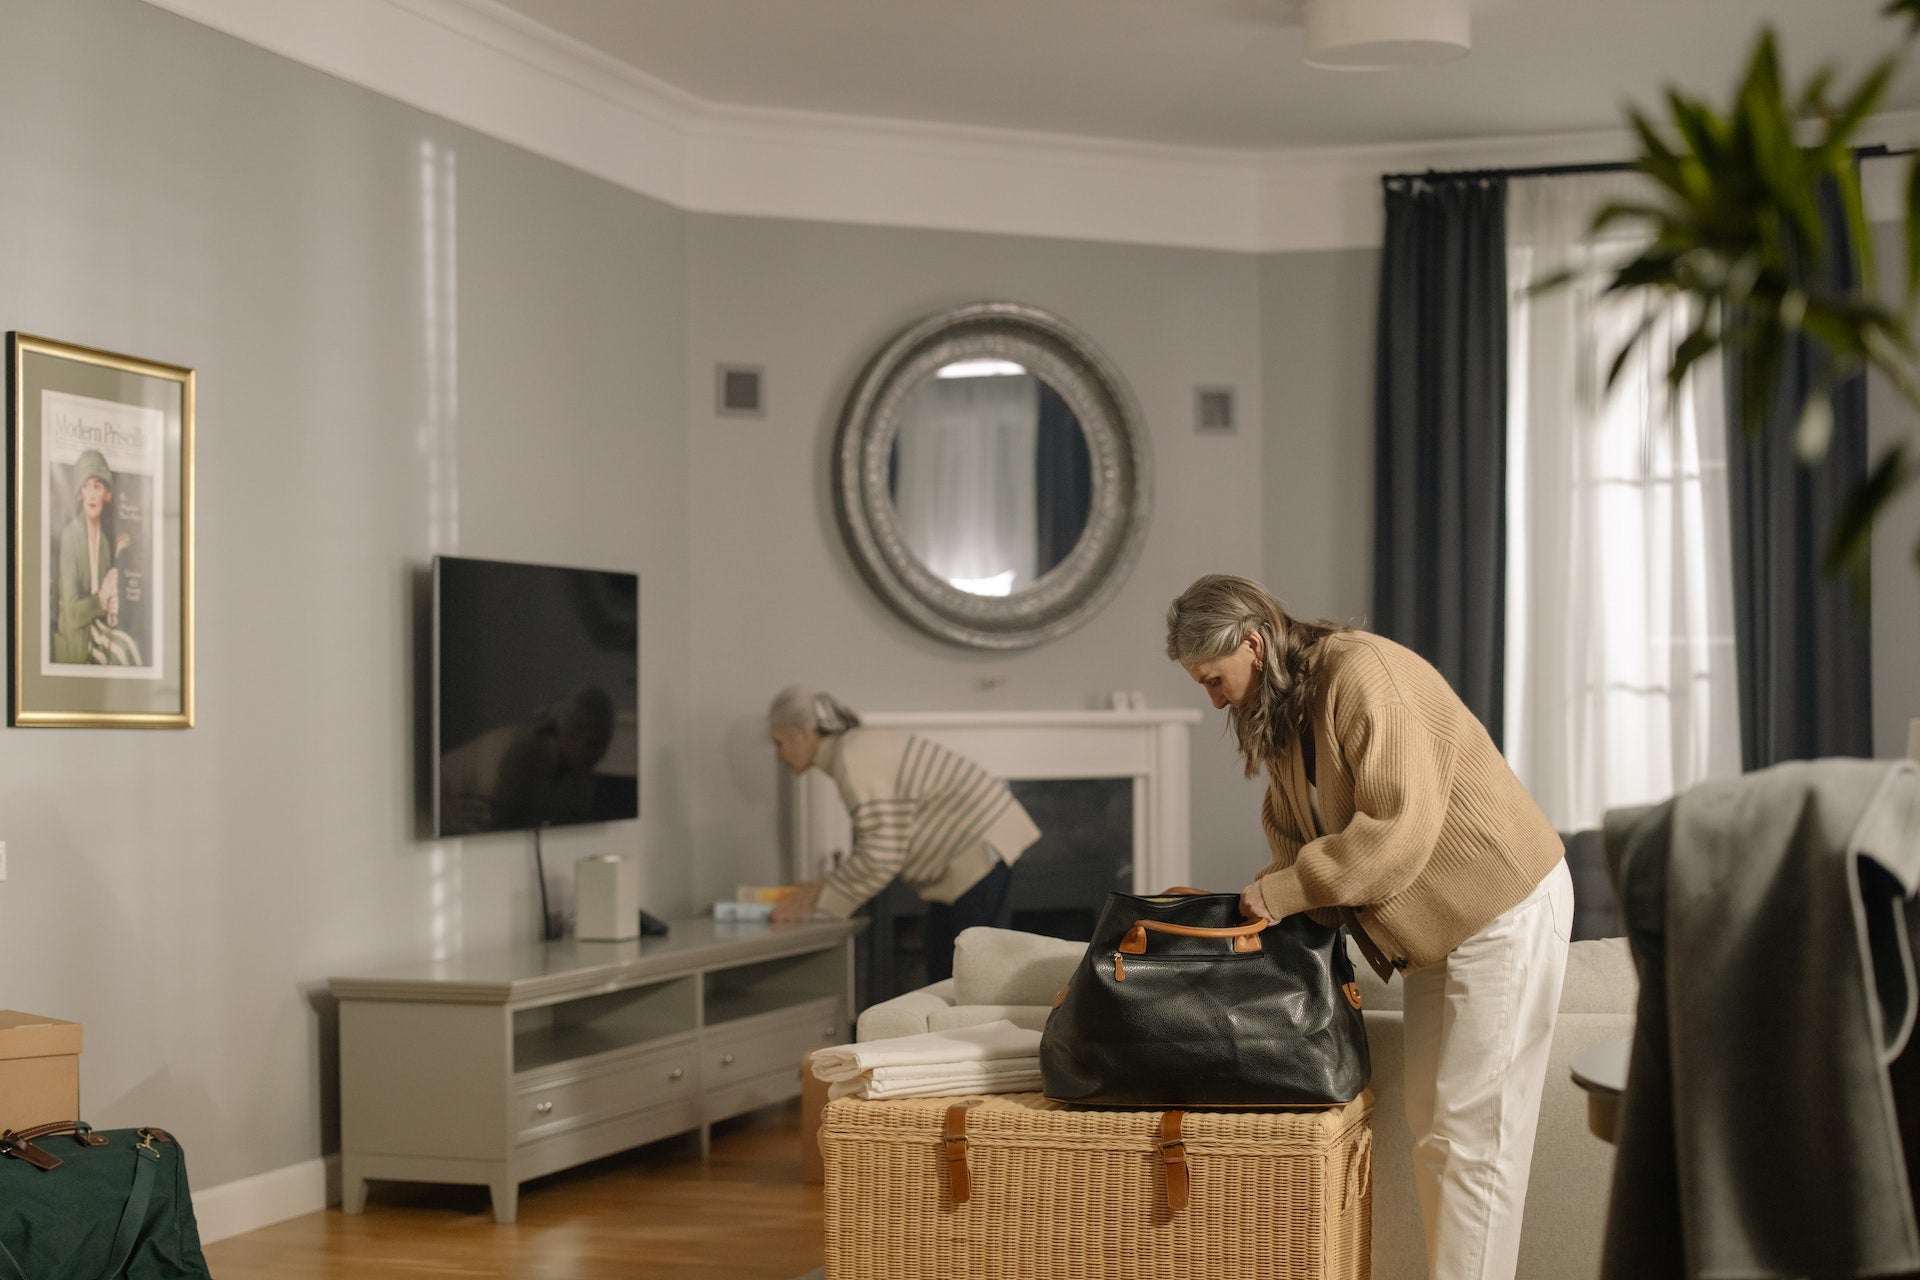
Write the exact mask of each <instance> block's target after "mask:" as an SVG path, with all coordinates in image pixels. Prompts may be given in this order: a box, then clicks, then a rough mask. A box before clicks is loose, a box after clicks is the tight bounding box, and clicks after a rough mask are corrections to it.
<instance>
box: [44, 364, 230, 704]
mask: <svg viewBox="0 0 1920 1280" xmlns="http://www.w3.org/2000/svg"><path fill="white" fill-rule="evenodd" d="M7 427H8V435H9V439H10V441H11V445H12V447H11V449H10V450H9V452H8V463H9V479H10V481H11V483H10V485H9V495H10V500H11V506H12V511H13V524H12V533H13V556H12V558H11V560H10V561H9V564H8V587H9V593H10V596H11V602H12V609H13V637H12V639H13V643H12V645H11V649H12V660H13V673H12V674H13V678H12V680H11V681H10V682H9V686H8V704H7V709H8V717H9V720H10V722H11V723H13V724H15V725H27V726H64V727H112V726H123V727H135V728H155V729H185V728H190V727H192V725H193V370H191V369H182V368H179V367H177V366H174V365H168V364H156V363H154V362H152V361H150V360H139V359H135V358H134V357H132V356H122V355H115V354H113V353H112V352H107V351H94V350H91V349H89V348H87V347H76V346H72V345H70V344H67V343H64V342H53V341H50V340H48V339H46V338H35V337H31V336H29V335H27V334H24V333H12V334H9V335H8V337H7Z"/></svg>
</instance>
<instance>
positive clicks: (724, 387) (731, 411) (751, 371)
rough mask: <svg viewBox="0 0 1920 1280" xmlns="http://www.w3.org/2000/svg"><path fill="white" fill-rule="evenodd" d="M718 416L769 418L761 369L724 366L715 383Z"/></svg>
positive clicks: (763, 375) (734, 365)
mask: <svg viewBox="0 0 1920 1280" xmlns="http://www.w3.org/2000/svg"><path fill="white" fill-rule="evenodd" d="M714 387H715V392H714V398H715V401H716V412H718V413H719V414H720V416H722V417H725V418H764V417H766V416H767V405H766V377H765V371H764V370H763V369H761V367H760V366H759V365H752V364H723V365H720V366H719V368H718V371H717V373H716V375H715V379H714Z"/></svg>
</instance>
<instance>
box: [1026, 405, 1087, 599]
mask: <svg viewBox="0 0 1920 1280" xmlns="http://www.w3.org/2000/svg"><path fill="white" fill-rule="evenodd" d="M1034 381H1036V382H1038V383H1039V384H1040V423H1039V430H1038V432H1037V433H1036V434H1035V438H1034V455H1033V471H1034V475H1033V478H1034V486H1033V487H1034V501H1035V503H1036V504H1037V506H1038V519H1037V520H1036V522H1035V525H1034V528H1035V538H1036V540H1037V541H1038V543H1039V546H1038V547H1037V548H1036V550H1037V552H1038V554H1037V556H1036V557H1035V558H1036V560H1037V562H1038V564H1037V571H1038V572H1040V573H1045V572H1046V571H1047V570H1049V569H1051V568H1053V567H1054V566H1055V565H1057V564H1059V563H1060V562H1061V561H1062V560H1065V559H1066V558H1067V557H1068V556H1069V555H1071V554H1072V553H1073V549H1074V547H1076V546H1078V545H1079V543H1080V535H1081V533H1082V532H1083V531H1085V529H1086V527H1087V514H1088V512H1089V511H1091V510H1092V508H1093V460H1092V458H1091V457H1089V456H1088V454H1087V439H1086V436H1085V435H1084V434H1083V433H1082V432H1081V430H1080V419H1079V418H1077V417H1075V416H1074V413H1073V409H1072V408H1071V407H1070V406H1069V405H1068V404H1067V402H1066V400H1065V399H1063V398H1062V397H1061V395H1060V393H1059V392H1058V391H1055V390H1054V389H1053V388H1052V387H1051V386H1049V385H1047V382H1046V380H1045V379H1043V378H1038V377H1036V378H1035V379H1034ZM1022 585H1025V584H1022Z"/></svg>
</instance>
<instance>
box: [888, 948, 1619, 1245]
mask: <svg viewBox="0 0 1920 1280" xmlns="http://www.w3.org/2000/svg"><path fill="white" fill-rule="evenodd" d="M1083 950H1084V947H1083V946H1082V945H1081V944H1079V943H1072V942H1062V941H1060V940H1059V939H1056V938H1042V937H1038V936H1036V935H1034V934H1027V933H1019V932H1015V931H1011V930H1003V929H968V930H966V931H965V932H963V933H962V934H961V935H960V937H959V940H958V942H957V944H956V945H955V948H954V964H953V971H954V976H953V977H952V978H949V979H947V980H946V981H945V982H936V983H934V984H933V985H931V986H927V987H922V988H921V989H920V990H918V991H910V992H908V993H907V994H905V995H902V996H897V997H895V998H894V999H892V1000H888V1001H885V1002H883V1003H881V1004H876V1005H874V1006H873V1007H872V1008H870V1009H868V1010H866V1012H864V1013H862V1014H861V1015H860V1019H859V1024H858V1029H857V1034H858V1037H859V1039H861V1040H863V1041H865V1040H879V1039H884V1038H887V1037H890V1036H903V1035H913V1034H916V1033H918V1032H922V1031H934V1030H940V1029H942V1028H946V1027H958V1026H969V1025H972V1024H975V1023H980V1022H991V1021H994V1020H995V1019H998V1018H1006V1019H1009V1020H1011V1021H1013V1022H1016V1023H1019V1024H1020V1025H1022V1026H1028V1027H1041V1026H1044V1025H1045V1023H1046V1018H1047V1012H1048V1010H1049V1009H1050V1008H1051V1006H1052V1003H1053V996H1054V994H1055V993H1056V992H1058V991H1059V990H1060V988H1061V987H1063V986H1065V985H1066V981H1067V978H1068V976H1069V975H1070V974H1071V973H1072V971H1073V966H1074V964H1075V963H1076V962H1077V961H1078V960H1079V958H1080V955H1081V953H1082V951H1083ZM1355 958H1356V961H1358V956H1357V954H1356V957H1355ZM1356 968H1357V969H1358V970H1359V973H1360V988H1361V999H1362V1007H1363V1009H1364V1011H1365V1016H1366V1022H1367V1041H1368V1045H1369V1048H1370V1050H1371V1054H1372V1058H1373V1093H1374V1098H1375V1104H1376V1108H1375V1111H1374V1124H1373V1128H1374V1135H1373V1141H1374V1158H1373V1274H1374V1277H1375V1280H1420V1277H1423V1276H1425V1275H1426V1245H1425V1242H1424V1239H1423V1237H1422V1234H1421V1227H1420V1202H1419V1197H1418V1195H1417V1193H1416V1191H1415V1189H1414V1183H1413V1171H1412V1165H1411V1151H1412V1135H1411V1134H1410V1133H1409V1131H1408V1129H1407V1122H1406V1116H1405V1107H1404V1102H1403V1098H1402V1093H1401V1084H1400V1077H1401V1071H1402V1040H1401V1013H1400V984H1399V983H1397V982H1396V983H1391V984H1385V983H1382V982H1380V981H1379V979H1378V978H1377V977H1375V975H1374V974H1373V971H1372V970H1370V969H1369V968H1368V967H1367V966H1366V964H1365V962H1364V961H1359V962H1358V963H1357V964H1356ZM1637 995H1638V984H1637V983H1636V981H1635V978H1634V971H1633V961H1632V959H1631V958H1630V957H1629V956H1628V953H1627V945H1626V941H1625V939H1622V938H1601V939H1590V940H1586V941H1581V942H1576V943H1574V944H1573V948H1572V951H1571V952H1570V954H1569V956H1568V962H1567V980H1566V986H1565V989H1564V990H1563V991H1562V993H1561V997H1560V1018H1559V1022H1558V1024H1557V1026H1556V1027H1555V1029H1554V1033H1553V1049H1552V1062H1551V1064H1550V1066H1549V1067H1548V1072H1547V1088H1546V1096H1545V1098H1544V1099H1543V1100H1542V1103H1541V1107H1540V1129H1539V1136H1538V1137H1537V1139H1536V1140H1535V1142H1534V1147H1533V1174H1532V1180H1531V1182H1530V1184H1529V1187H1528V1192H1527V1214H1526V1221H1525V1224H1524V1225H1523V1227H1522V1230H1521V1244H1520V1269H1519V1278H1520V1280H1586V1278H1588V1277H1592V1276H1594V1275H1596V1274H1597V1273H1598V1271H1599V1268H1600V1241H1601V1235H1602V1229H1603V1227H1604V1225H1605V1222H1606V1214H1607V1192H1608V1186H1609V1181H1610V1179H1611V1177H1612V1171H1613V1148H1612V1147H1610V1146H1608V1145H1607V1144H1606V1143H1604V1142H1602V1141H1601V1140H1600V1139H1598V1138H1596V1137H1594V1136H1593V1133H1592V1132H1591V1131H1590V1130H1589V1129H1588V1128H1587V1119H1586V1095H1585V1094H1583V1093H1582V1092H1581V1091H1580V1090H1579V1089H1578V1088H1577V1087H1576V1086H1575V1085H1574V1084H1573V1083H1572V1081H1571V1079H1570V1078H1569V1076H1568V1060H1569V1059H1570V1058H1572V1056H1573V1055H1574V1054H1575V1053H1577V1052H1578V1051H1580V1050H1581V1049H1584V1048H1586V1047H1587V1046H1588V1045H1591V1044H1597V1043H1599V1042H1601V1041H1604V1040H1611V1039H1615V1038H1617V1037H1621V1036H1626V1035H1630V1034H1631V1033H1632V1030H1633V1007H1634V1000H1635V998H1636V996H1637Z"/></svg>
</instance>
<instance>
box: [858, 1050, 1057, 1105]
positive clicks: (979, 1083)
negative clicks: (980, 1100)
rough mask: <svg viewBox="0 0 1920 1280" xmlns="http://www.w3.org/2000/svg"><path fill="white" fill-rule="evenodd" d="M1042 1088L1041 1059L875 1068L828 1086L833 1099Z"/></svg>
mask: <svg viewBox="0 0 1920 1280" xmlns="http://www.w3.org/2000/svg"><path fill="white" fill-rule="evenodd" d="M1040 1087H1041V1082H1040V1059H1039V1058H1004V1059H1000V1060H998V1061H995V1062H948V1063H932V1062H929V1063H919V1064H915V1065H912V1066H903V1067H875V1068H874V1069H873V1070H872V1071H867V1072H863V1073H861V1074H860V1075H857V1076H855V1077H853V1078H852V1079H851V1080H836V1081H834V1082H833V1083H832V1084H829V1085H828V1086H827V1097H828V1099H830V1100H831V1099H833V1098H869V1099H872V1098H944V1097H950V1096H952V1095H955V1094H962V1093H1031V1092H1033V1091H1034V1090H1036V1089H1039V1088H1040Z"/></svg>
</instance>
